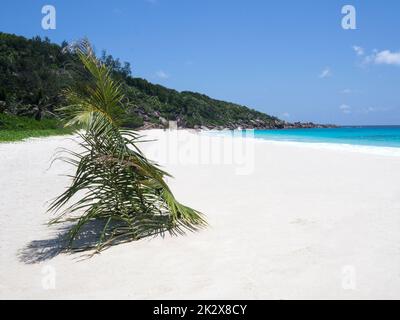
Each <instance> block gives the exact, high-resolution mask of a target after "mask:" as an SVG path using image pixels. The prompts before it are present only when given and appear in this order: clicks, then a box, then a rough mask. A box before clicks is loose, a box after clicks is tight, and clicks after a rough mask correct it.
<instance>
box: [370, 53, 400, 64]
mask: <svg viewBox="0 0 400 320" xmlns="http://www.w3.org/2000/svg"><path fill="white" fill-rule="evenodd" d="M375 63H376V64H396V65H400V52H390V50H384V51H381V52H378V53H377V54H376V55H375Z"/></svg>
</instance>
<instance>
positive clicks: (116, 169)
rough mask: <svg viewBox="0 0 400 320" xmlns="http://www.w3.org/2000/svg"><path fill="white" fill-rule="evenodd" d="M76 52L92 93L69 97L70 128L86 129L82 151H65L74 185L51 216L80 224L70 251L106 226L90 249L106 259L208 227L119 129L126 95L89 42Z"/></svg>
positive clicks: (71, 91) (83, 91)
mask: <svg viewBox="0 0 400 320" xmlns="http://www.w3.org/2000/svg"><path fill="white" fill-rule="evenodd" d="M74 52H75V53H76V54H77V56H78V57H79V59H80V60H81V61H82V63H83V65H84V67H85V69H86V71H87V73H88V75H89V79H90V85H88V86H86V87H84V88H79V89H76V88H70V89H68V90H67V91H66V92H65V95H66V98H67V101H68V102H69V104H68V106H67V107H64V108H62V112H63V114H64V115H65V117H66V118H67V120H68V122H67V125H79V126H80V127H82V128H83V130H81V131H78V132H77V133H78V134H79V136H80V140H81V142H80V143H79V144H80V149H81V150H82V151H80V152H74V151H68V150H64V151H65V152H67V153H68V156H67V157H65V156H62V157H61V156H60V158H63V159H64V161H67V162H69V163H70V164H72V165H74V166H75V167H76V172H75V174H74V176H73V177H72V183H71V185H70V186H69V187H68V188H67V189H66V191H65V192H64V193H63V194H61V195H60V196H59V197H58V198H56V199H55V200H54V202H53V203H52V204H51V206H50V208H49V210H50V211H54V212H56V213H57V217H56V218H55V219H53V220H52V221H51V223H59V222H65V221H69V222H72V223H73V226H72V228H71V229H70V231H69V233H68V248H69V249H72V250H73V249H74V241H75V240H76V239H78V238H79V235H80V233H81V231H82V230H83V229H84V227H87V226H90V225H91V223H93V222H94V221H95V222H96V223H97V224H98V223H100V224H101V228H100V230H101V231H100V232H99V233H98V235H97V237H96V243H95V245H94V246H93V245H91V246H90V247H85V248H84V249H89V248H93V247H94V248H95V249H97V250H98V251H101V250H103V249H105V248H107V247H109V246H110V245H113V244H116V243H120V242H125V241H132V240H138V239H141V238H144V237H148V236H156V235H161V236H164V234H165V233H166V232H168V233H170V234H172V235H180V234H184V233H185V232H186V231H196V230H198V229H199V228H202V227H205V226H206V225H207V223H206V221H205V220H204V218H203V216H202V214H201V213H200V212H198V211H196V210H194V209H191V208H189V207H187V206H184V205H182V204H181V203H179V202H178V201H177V200H176V199H175V197H174V195H173V194H172V192H171V190H170V188H169V187H168V185H167V184H166V183H165V181H164V177H165V176H169V175H168V173H166V172H164V171H163V170H161V169H160V167H159V166H158V165H157V164H155V163H153V162H151V161H150V160H148V159H147V158H146V157H145V156H144V155H143V154H142V152H141V151H140V150H139V149H138V147H137V143H138V142H139V141H140V140H139V139H140V137H139V136H138V134H137V133H135V132H132V131H130V130H124V129H122V128H120V127H119V125H118V118H119V117H120V114H121V112H123V103H124V95H123V93H122V90H121V85H120V84H119V83H117V82H115V81H113V79H112V77H111V71H110V70H109V69H108V68H107V67H106V66H105V65H104V64H102V63H101V62H100V61H99V60H98V59H97V58H96V56H95V54H94V53H93V50H92V48H91V46H90V44H89V42H88V41H82V42H81V43H79V44H78V45H75V46H74ZM74 199H77V200H75V201H74ZM70 202H74V203H73V204H72V205H71V204H70ZM64 207H67V208H66V209H63V208H64ZM62 209H63V210H62ZM80 249H82V248H80Z"/></svg>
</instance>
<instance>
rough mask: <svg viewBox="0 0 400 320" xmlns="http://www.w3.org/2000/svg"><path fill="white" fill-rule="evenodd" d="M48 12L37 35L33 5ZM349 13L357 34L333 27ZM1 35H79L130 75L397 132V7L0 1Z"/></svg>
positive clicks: (298, 117)
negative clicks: (52, 20)
mask: <svg viewBox="0 0 400 320" xmlns="http://www.w3.org/2000/svg"><path fill="white" fill-rule="evenodd" d="M46 4H50V5H54V6H55V8H56V10H57V28H56V30H43V29H42V28H41V19H42V17H43V15H42V13H41V9H42V6H44V5H46ZM345 4H351V5H353V6H354V7H355V8H356V13H357V16H356V17H357V29H356V30H344V29H343V28H342V26H341V19H342V17H343V15H342V13H341V9H342V6H343V5H345ZM1 8H2V10H1V11H0V31H3V32H9V33H15V34H18V35H23V36H26V37H32V36H34V35H41V36H47V37H49V38H50V39H51V40H53V41H55V42H57V43H61V41H63V40H67V41H73V40H76V39H79V38H82V37H84V36H87V37H88V38H89V39H90V40H91V41H92V42H93V44H94V45H95V47H96V49H97V51H98V52H100V51H101V50H102V49H107V51H108V52H109V53H111V54H112V55H114V56H115V57H119V58H120V59H121V60H123V61H129V62H131V64H132V67H133V74H134V76H139V77H143V78H146V79H148V80H149V81H151V82H156V83H160V84H162V85H165V86H167V87H170V88H174V89H177V90H192V91H198V92H201V93H205V94H207V95H209V96H211V97H214V98H218V99H224V100H228V101H232V102H237V103H240V104H243V105H246V106H249V107H252V108H255V109H257V110H260V111H264V112H267V113H269V114H273V115H276V116H278V117H280V118H283V119H285V120H288V121H314V122H320V123H337V124H355V125H363V124H364V125H367V124H400V37H399V30H400V19H399V17H400V1H398V0H385V1H378V0H364V1H354V0H348V1H336V0H329V1H316V0H305V1H299V0H291V1H287V0H281V1H265V0H264V1H261V0H260V1H255V0H247V1H245V0H235V1H234V0H113V1H99V0H98V1H94V0H84V1H82V0H80V1H76V0H68V1H67V0H63V1H59V0H58V1H57V0H46V1H38V0H29V1H27V0H2V2H1Z"/></svg>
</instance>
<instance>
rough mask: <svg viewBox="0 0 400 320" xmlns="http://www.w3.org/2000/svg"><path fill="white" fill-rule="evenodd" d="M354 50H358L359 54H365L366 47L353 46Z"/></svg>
mask: <svg viewBox="0 0 400 320" xmlns="http://www.w3.org/2000/svg"><path fill="white" fill-rule="evenodd" d="M353 50H354V51H355V52H356V54H357V55H358V56H363V55H364V53H365V51H364V48H362V47H360V46H353Z"/></svg>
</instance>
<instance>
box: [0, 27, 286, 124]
mask: <svg viewBox="0 0 400 320" xmlns="http://www.w3.org/2000/svg"><path fill="white" fill-rule="evenodd" d="M66 47H67V43H63V44H62V45H61V46H59V45H57V44H53V43H51V42H50V41H49V40H48V39H41V38H40V37H35V38H33V39H29V40H28V39H26V38H24V37H19V36H15V35H10V34H5V33H0V113H8V114H14V115H19V116H20V115H22V116H30V117H33V118H35V119H37V120H42V119H44V118H51V117H54V114H55V113H57V111H56V110H57V109H58V108H59V107H61V106H63V105H65V99H64V98H63V95H62V92H63V90H64V89H65V88H67V87H69V86H70V85H71V84H72V83H74V84H75V85H78V86H79V85H80V86H81V87H84V86H85V85H86V84H87V74H86V73H85V70H83V68H82V65H81V64H80V63H79V59H78V58H77V56H76V54H75V53H73V52H71V51H69V50H65V49H66ZM100 60H101V61H102V62H103V63H104V64H105V65H107V66H108V67H109V68H110V69H111V70H112V73H113V77H114V78H115V79H117V80H118V81H120V82H121V83H122V90H123V92H124V94H125V96H126V98H127V100H128V101H129V103H127V105H128V108H127V110H126V113H125V114H124V117H123V119H122V120H123V125H124V126H126V127H133V128H136V127H140V126H142V125H143V124H153V125H155V126H161V125H162V124H163V123H165V121H166V120H177V121H178V124H179V125H180V126H181V127H195V126H202V125H203V126H208V127H217V126H221V127H230V128H234V127H238V126H242V127H260V128H267V127H279V126H282V124H283V122H282V121H280V120H278V119H276V118H274V117H270V116H268V115H266V114H263V113H261V112H257V111H255V110H251V109H249V108H246V107H243V106H240V105H237V104H233V103H228V102H224V101H218V100H214V99H211V98H209V97H207V96H205V95H202V94H199V93H194V92H187V91H184V92H178V91H176V90H171V89H168V88H165V87H163V86H161V85H155V84H151V83H149V82H148V81H146V80H144V79H140V78H133V77H132V76H131V67H130V65H129V64H128V63H121V62H120V61H119V60H118V59H114V58H113V57H112V56H111V55H108V54H107V53H106V52H103V53H102V55H101V56H100Z"/></svg>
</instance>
